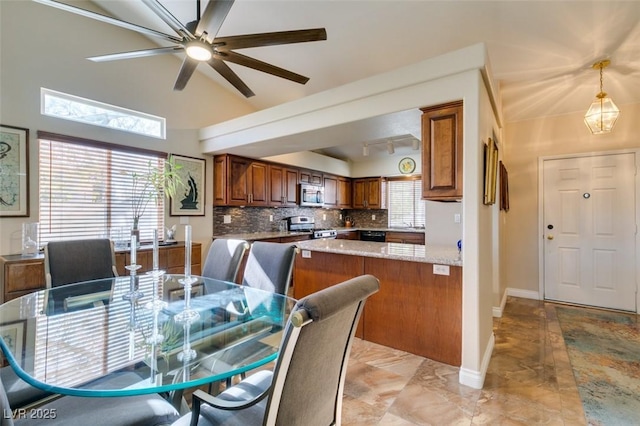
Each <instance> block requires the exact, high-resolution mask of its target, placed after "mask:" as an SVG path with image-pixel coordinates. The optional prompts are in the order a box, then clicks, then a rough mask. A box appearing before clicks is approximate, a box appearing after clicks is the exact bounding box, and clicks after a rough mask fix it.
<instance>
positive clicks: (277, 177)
mask: <svg viewBox="0 0 640 426" xmlns="http://www.w3.org/2000/svg"><path fill="white" fill-rule="evenodd" d="M297 202H298V169H295V168H292V167H287V166H282V165H280V164H269V205H271V206H283V207H284V206H287V207H292V206H295V205H296V204H297Z"/></svg>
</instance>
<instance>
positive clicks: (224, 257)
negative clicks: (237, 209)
mask: <svg viewBox="0 0 640 426" xmlns="http://www.w3.org/2000/svg"><path fill="white" fill-rule="evenodd" d="M248 248H249V243H247V242H246V241H244V240H235V239H227V238H216V239H215V240H213V242H212V243H211V247H209V252H208V253H207V258H206V259H205V261H204V266H203V267H202V276H203V277H207V278H213V279H216V280H222V281H230V282H235V280H236V277H237V276H238V271H239V270H240V263H242V257H243V256H244V253H245V251H246V250H247V249H248ZM205 292H206V289H205Z"/></svg>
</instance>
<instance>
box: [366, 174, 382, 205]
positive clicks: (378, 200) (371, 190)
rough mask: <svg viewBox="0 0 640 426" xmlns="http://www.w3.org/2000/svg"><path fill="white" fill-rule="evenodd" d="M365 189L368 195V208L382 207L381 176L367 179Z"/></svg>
mask: <svg viewBox="0 0 640 426" xmlns="http://www.w3.org/2000/svg"><path fill="white" fill-rule="evenodd" d="M365 190H366V196H367V208H369V209H380V208H382V196H381V179H380V178H372V179H367V182H366V188H365Z"/></svg>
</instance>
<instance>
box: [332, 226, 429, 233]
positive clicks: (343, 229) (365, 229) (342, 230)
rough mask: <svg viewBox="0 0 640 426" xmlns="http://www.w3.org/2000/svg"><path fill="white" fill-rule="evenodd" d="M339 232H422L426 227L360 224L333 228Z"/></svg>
mask: <svg viewBox="0 0 640 426" xmlns="http://www.w3.org/2000/svg"><path fill="white" fill-rule="evenodd" d="M333 229H335V230H336V231H338V232H348V231H384V232H421V233H424V228H367V227H360V226H352V227H350V228H347V227H338V228H333Z"/></svg>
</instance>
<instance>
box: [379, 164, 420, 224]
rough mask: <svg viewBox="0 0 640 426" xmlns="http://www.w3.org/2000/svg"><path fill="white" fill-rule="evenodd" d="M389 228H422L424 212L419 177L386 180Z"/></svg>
mask: <svg viewBox="0 0 640 426" xmlns="http://www.w3.org/2000/svg"><path fill="white" fill-rule="evenodd" d="M387 191H388V198H387V200H388V201H387V206H388V207H389V210H388V217H389V226H390V227H405V226H424V225H425V210H424V200H423V199H422V179H421V177H420V176H411V177H398V178H394V177H390V178H387Z"/></svg>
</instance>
